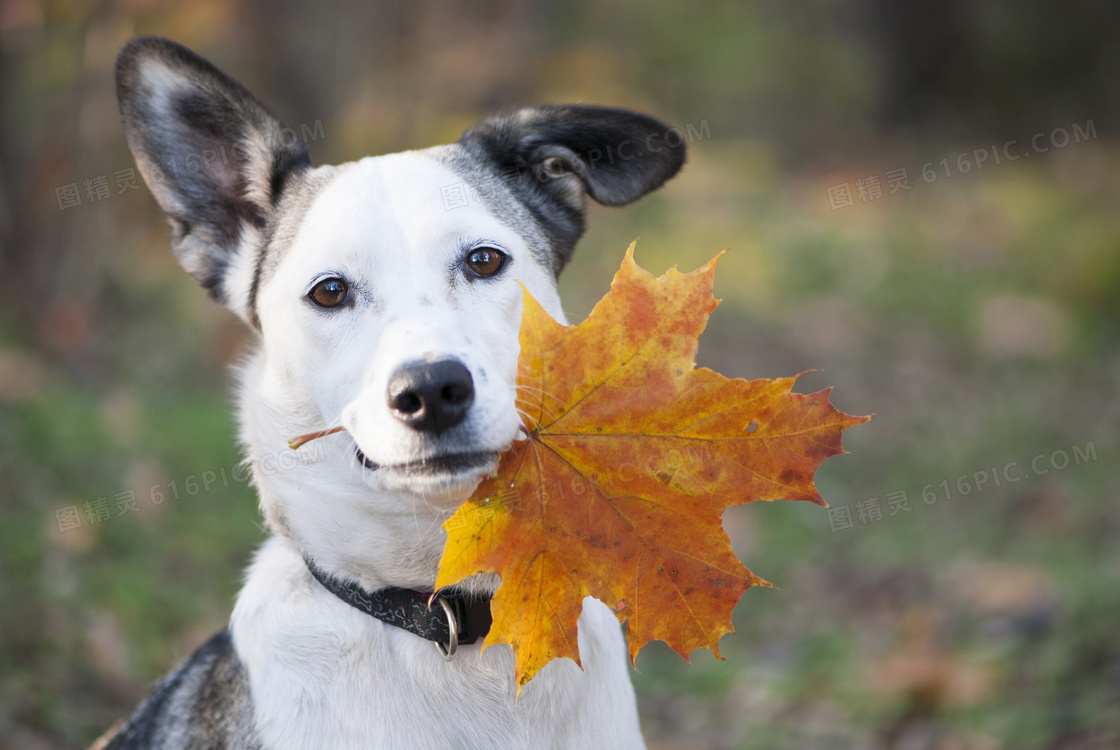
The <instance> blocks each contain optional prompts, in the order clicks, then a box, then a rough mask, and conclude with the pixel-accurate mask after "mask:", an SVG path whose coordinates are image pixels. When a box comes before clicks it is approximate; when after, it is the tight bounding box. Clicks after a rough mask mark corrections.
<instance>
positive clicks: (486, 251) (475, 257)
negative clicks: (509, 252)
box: [467, 247, 506, 276]
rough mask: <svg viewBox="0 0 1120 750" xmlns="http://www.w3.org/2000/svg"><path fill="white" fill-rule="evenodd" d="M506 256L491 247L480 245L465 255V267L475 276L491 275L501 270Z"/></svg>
mask: <svg viewBox="0 0 1120 750" xmlns="http://www.w3.org/2000/svg"><path fill="white" fill-rule="evenodd" d="M505 259H506V256H505V254H503V253H502V252H500V251H498V250H495V249H494V248H492V247H480V248H479V249H477V250H472V251H471V254H470V255H468V256H467V268H469V269H470V270H471V272H472V273H473V274H474V275H476V276H493V275H494V274H496V273H497V272H498V271H500V270H501V268H502V265H503V262H504V261H505Z"/></svg>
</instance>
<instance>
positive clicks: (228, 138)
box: [117, 38, 684, 527]
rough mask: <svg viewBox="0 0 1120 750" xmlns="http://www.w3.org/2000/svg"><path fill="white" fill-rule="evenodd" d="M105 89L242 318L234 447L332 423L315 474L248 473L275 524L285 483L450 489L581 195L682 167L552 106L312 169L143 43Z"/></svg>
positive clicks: (552, 289)
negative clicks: (254, 339) (339, 431)
mask: <svg viewBox="0 0 1120 750" xmlns="http://www.w3.org/2000/svg"><path fill="white" fill-rule="evenodd" d="M117 89H118V96H119V99H120V106H121V114H122V119H123V123H124V129H125V133H126V135H127V138H128V142H129V145H130V147H131V148H132V152H133V154H134V155H135V156H136V159H137V161H138V163H139V165H140V168H141V171H142V172H143V175H144V179H145V181H146V182H147V183H148V186H149V187H150V188H151V190H152V192H153V193H154V194H155V196H156V198H157V200H158V201H159V204H160V206H161V207H162V208H163V210H164V213H165V214H166V217H167V220H168V222H169V223H170V225H171V230H172V237H171V242H172V247H173V249H174V251H175V254H176V256H177V257H178V259H179V261H180V263H181V264H182V265H183V267H184V268H185V269H186V270H187V271H188V272H189V273H190V274H191V275H192V276H193V277H194V278H195V279H196V280H198V281H199V282H200V283H201V284H202V285H203V286H204V287H205V288H206V289H208V290H209V292H210V294H211V295H212V296H213V297H214V298H215V299H216V300H218V301H219V302H221V303H223V304H225V305H226V306H227V307H229V308H230V309H231V310H233V311H234V312H235V313H236V314H238V315H239V316H240V317H241V318H243V319H244V320H245V321H246V322H247V323H248V324H249V325H251V326H252V327H254V328H255V329H256V330H257V331H258V332H259V347H258V351H257V352H256V354H255V356H254V357H253V358H252V359H251V360H250V362H249V364H248V365H247V366H246V368H245V372H244V374H243V380H244V383H243V416H244V418H245V421H246V427H245V434H244V437H245V439H246V442H247V443H248V446H249V449H250V453H251V455H252V456H254V457H259V456H262V455H265V454H267V453H269V452H270V451H272V452H277V451H280V450H281V449H282V448H283V446H284V444H285V440H286V439H287V438H290V437H293V436H295V435H297V434H300V433H302V432H308V431H311V430H315V429H321V428H325V427H330V426H333V425H336V424H342V425H344V426H345V427H346V429H347V433H348V435H349V437H348V438H347V437H343V436H339V437H336V438H330V439H329V440H331V441H335V442H334V443H332V445H333V447H334V448H342V449H341V450H336V451H333V452H332V453H331V455H329V456H327V457H326V458H325V459H324V460H323V461H321V462H318V464H317V465H315V466H303V465H300V466H298V467H297V468H295V469H293V470H291V471H288V472H284V471H277V472H275V475H274V476H271V477H264V476H261V472H259V471H258V476H257V480H258V484H260V485H262V494H268V492H269V489H270V487H271V490H272V491H273V492H275V494H277V495H280V496H284V495H285V491H284V487H285V486H287V487H288V490H287V497H286V499H285V500H283V501H282V503H281V504H282V505H285V506H287V507H283V508H280V509H275V508H273V509H269V508H268V507H267V502H266V513H268V514H269V517H270V520H272V521H273V522H274V525H275V524H280V525H286V521H287V519H288V518H289V517H291V516H293V515H298V514H299V510H298V508H295V507H291V506H295V505H299V503H301V502H305V501H302V500H298V499H293V493H295V490H294V489H293V488H294V487H295V486H296V484H299V485H300V486H301V487H304V488H305V489H304V490H303V492H304V493H306V486H307V485H308V484H309V483H311V484H317V486H318V487H320V488H321V489H322V490H323V491H325V492H329V491H330V489H331V488H335V489H336V490H338V491H340V492H344V493H348V494H349V495H350V496H353V498H352V501H353V503H355V504H358V505H361V504H362V503H365V504H367V505H368V506H369V507H370V508H373V509H379V510H383V511H387V512H389V511H395V512H402V511H407V512H414V509H406V508H404V507H403V506H401V507H396V508H395V507H394V506H393V504H394V503H397V504H402V503H403V504H408V503H412V504H415V503H417V502H418V500H419V501H422V502H424V503H426V504H427V505H428V506H431V507H439V508H444V509H448V508H450V507H453V506H454V505H455V504H457V503H459V502H461V501H462V500H463V499H464V498H465V497H466V495H467V494H469V492H470V491H471V489H472V488H473V487H474V486H475V485H476V484H477V482H478V481H479V479H480V478H481V477H482V476H483V475H484V474H485V473H486V472H487V471H489V470H490V469H491V468H492V467H493V466H494V461H495V458H496V457H497V454H498V452H499V451H500V450H502V449H503V448H505V447H507V446H508V445H509V444H510V442H511V441H512V440H514V439H515V438H516V437H517V434H518V430H519V418H518V415H517V413H516V411H515V408H514V377H515V372H516V361H517V355H518V327H519V321H520V315H521V299H522V295H521V287H520V286H519V284H518V282H521V284H524V285H525V287H526V288H527V289H528V290H529V291H530V292H531V293H532V294H533V296H534V297H536V298H537V299H538V300H539V301H540V302H541V303H542V304H543V305H544V306H545V308H546V309H547V310H548V311H549V312H550V313H551V314H552V315H554V316H555V317H556V318H557V319H562V315H563V313H562V311H561V308H560V302H559V298H558V296H557V292H556V277H557V274H559V272H560V270H561V269H562V268H563V267H564V265H565V263H566V262H567V261H568V259H569V258H570V256H571V253H572V250H573V248H574V246H575V243H576V241H577V240H578V239H579V237H580V235H581V234H582V233H583V228H584V208H585V201H586V199H587V197H588V196H590V197H591V198H592V199H593V200H595V201H598V202H599V203H602V204H605V205H610V206H616V205H622V204H625V203H629V202H630V201H633V200H635V199H637V198H639V197H641V196H642V195H644V194H645V193H647V192H649V191H651V190H653V189H655V188H657V187H659V186H660V185H661V184H662V183H663V182H664V181H665V180H667V179H668V178H670V177H672V176H673V175H674V174H675V173H676V172H677V170H678V169H679V168H680V166H681V164H682V162H683V161H684V146H683V144H682V143H681V142H680V140H681V139H679V138H676V139H674V138H667V137H666V136H667V134H669V131H670V128H668V126H666V125H664V124H662V123H661V122H659V121H657V120H655V119H653V118H650V117H646V116H644V115H639V114H635V113H633V112H628V111H625V110H619V109H610V108H604V107H590V106H567V107H535V108H529V109H522V110H517V111H514V112H510V113H506V114H503V115H500V116H495V117H491V118H489V119H486V120H484V121H482V122H481V123H479V124H478V125H477V126H475V127H474V128H472V129H471V130H469V131H467V132H466V133H465V134H464V135H463V136H462V138H460V140H459V141H458V142H457V143H454V144H451V145H447V146H438V147H435V148H429V149H425V150H420V151H410V152H405V153H399V154H390V155H387V156H378V157H370V158H366V159H362V160H360V161H357V162H351V163H348V164H344V165H340V166H336V167H331V166H325V167H317V168H316V167H312V166H311V163H310V161H309V159H308V155H307V151H306V149H305V147H304V145H303V142H302V139H301V137H300V134H299V133H298V132H297V131H295V130H292V129H284V128H282V126H281V125H280V123H279V122H278V121H277V120H276V119H275V118H274V117H273V116H272V115H271V114H270V113H269V112H268V110H266V109H265V107H264V106H262V105H261V104H260V103H259V102H258V101H257V100H256V99H254V98H253V97H252V96H251V95H250V94H249V93H248V92H247V91H246V90H245V89H244V88H243V87H241V86H240V85H239V84H238V83H236V82H235V81H233V80H231V79H230V78H228V77H227V76H226V75H224V74H223V73H221V72H220V71H219V70H217V69H216V68H214V67H213V66H212V65H210V64H209V63H208V62H206V61H205V60H203V59H201V58H199V57H198V56H197V55H195V54H193V53H192V52H190V51H189V50H187V49H185V48H183V47H181V46H179V45H177V44H175V43H173V42H169V41H167V40H162V39H155V38H141V39H136V40H134V41H132V42H131V43H129V44H128V46H126V47H125V49H124V50H123V51H122V52H121V54H120V58H119V60H118V63H117ZM304 132H305V133H306V129H305V130H304ZM672 143H675V145H670V144H672ZM335 454H337V455H335ZM311 474H314V475H313V476H312V475H311ZM328 474H330V475H332V476H328ZM342 485H345V486H344V487H343V486H342ZM320 512H321V509H320ZM371 512H372V511H371ZM336 524H337V519H336ZM295 525H296V524H295V523H294V522H293V523H291V526H293V527H294V526H295Z"/></svg>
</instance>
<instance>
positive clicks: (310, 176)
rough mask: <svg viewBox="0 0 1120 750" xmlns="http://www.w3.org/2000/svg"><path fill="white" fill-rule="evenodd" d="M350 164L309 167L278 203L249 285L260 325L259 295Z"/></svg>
mask: <svg viewBox="0 0 1120 750" xmlns="http://www.w3.org/2000/svg"><path fill="white" fill-rule="evenodd" d="M345 167H346V165H342V166H339V167H334V166H323V167H315V168H313V169H308V170H305V171H303V172H300V173H298V174H295V175H293V176H292V177H290V178H289V180H288V183H287V184H286V185H285V186H284V192H283V193H281V195H280V202H279V204H278V205H277V207H276V220H275V221H274V222H272V223H270V224H269V226H268V227H266V229H265V233H264V239H263V241H262V242H261V244H260V246H259V247H258V248H257V251H256V252H257V258H256V262H255V264H254V268H253V282H252V286H251V287H250V289H249V295H248V300H249V303H248V306H249V317H250V320H251V321H252V323H253V325H254V326H256V327H257V328H260V320H259V318H258V316H257V295H258V293H259V292H260V289H261V287H263V286H264V285H265V284H266V283H267V282H268V280H269V279H270V278H272V275H273V274H274V273H275V272H276V268H277V267H278V266H279V265H280V261H281V260H283V258H284V256H285V255H287V253H288V250H289V249H290V248H291V246H292V244H293V243H294V242H295V239H296V235H297V234H298V233H299V229H300V227H301V226H302V225H303V220H304V218H305V217H306V216H307V212H308V210H309V209H310V208H311V205H312V204H313V203H314V202H315V199H316V198H317V197H318V196H319V194H320V193H322V192H323V190H324V189H325V188H326V187H327V185H329V184H330V182H331V180H333V179H334V178H335V177H336V176H337V175H338V174H339V172H340V171H341V170H343V169H345Z"/></svg>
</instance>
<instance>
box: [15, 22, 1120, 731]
mask: <svg viewBox="0 0 1120 750" xmlns="http://www.w3.org/2000/svg"><path fill="white" fill-rule="evenodd" d="M1118 27H1120V6H1118V5H1116V4H1114V3H1108V2H1105V1H1104V0H1099V1H1098V0H1070V1H1068V2H1056V1H1053V2H1047V1H1045V0H1019V1H1018V2H1012V0H976V1H975V2H964V0H940V1H938V2H931V3H920V4H919V3H894V2H888V0H812V1H810V2H804V3H796V4H794V3H782V2H778V1H777V0H772V1H768V2H754V3H743V2H691V3H670V2H664V1H663V0H654V1H650V0H646V1H645V2H638V1H637V0H616V1H615V2H611V3H601V2H590V1H585V2H569V3H560V2H554V1H552V0H535V1H534V2H484V1H482V0H477V1H473V2H470V1H463V2H446V3H437V2H423V1H414V2H403V1H397V2H394V1H391V0H374V1H372V2H364V3H358V2H353V3H307V2H295V1H294V0H281V1H280V2H270V3H265V2H262V1H261V0H228V1H227V0H189V1H187V0H182V1H176V0H172V1H171V2H155V1H154V0H120V1H118V2H94V1H92V0H3V3H2V4H0V111H2V117H3V119H2V137H0V512H2V517H0V524H2V525H0V746H2V747H3V748H12V749H13V750H15V749H18V750H38V749H39V748H43V749H54V748H78V747H83V746H85V745H86V744H87V743H89V742H90V741H92V740H93V739H94V738H95V737H96V736H97V735H98V734H99V733H100V732H101V731H103V730H104V729H105V728H107V727H108V726H109V725H110V724H112V723H113V722H114V721H115V720H116V719H117V718H119V717H121V716H122V715H124V714H126V713H127V712H128V711H129V710H130V709H131V708H132V707H133V706H134V705H135V704H136V702H137V701H138V700H139V699H140V698H141V697H142V696H143V695H145V693H146V691H147V690H148V689H149V687H150V685H151V684H152V682H153V681H154V680H155V679H157V678H158V677H159V676H160V675H162V674H164V673H165V672H166V671H168V670H169V669H170V668H172V667H173V666H174V665H175V664H176V663H177V662H178V661H179V660H181V659H182V658H184V657H185V656H186V655H187V654H189V653H190V652H191V650H192V649H194V648H195V647H196V646H198V645H199V644H200V643H201V642H202V641H203V640H204V639H205V638H206V637H207V636H208V635H209V634H210V633H212V632H213V631H215V630H217V629H219V628H221V627H223V625H224V624H225V623H226V621H227V618H228V615H229V612H230V608H231V605H232V600H233V597H234V595H235V593H236V591H237V589H238V586H239V577H240V575H241V570H242V568H243V567H244V566H245V564H246V562H247V561H248V559H249V557H250V555H251V554H252V551H253V549H254V548H255V547H256V546H257V545H258V544H259V543H260V542H261V540H262V539H263V532H262V530H261V521H260V518H259V515H258V512H257V509H256V502H255V499H254V496H253V494H252V492H251V491H250V489H249V488H247V487H246V485H245V484H244V483H242V482H238V481H237V479H236V476H235V473H234V467H235V466H236V465H237V462H238V459H239V453H238V449H237V446H236V445H235V442H234V439H233V435H234V430H235V428H234V421H233V417H232V396H231V386H232V379H231V376H230V366H231V364H232V363H234V362H236V361H237V359H238V357H239V355H240V353H242V352H243V351H244V350H245V347H246V345H247V343H248V342H249V339H248V336H247V333H246V330H245V329H244V328H243V326H242V325H241V324H240V323H239V322H238V321H237V320H235V319H234V317H233V316H232V315H231V314H229V313H227V312H225V311H223V310H222V309H219V308H218V307H216V306H214V305H212V303H210V302H209V301H208V300H207V298H206V296H205V294H204V292H203V291H202V290H201V289H199V288H198V287H196V286H195V285H194V284H193V282H191V281H190V280H189V279H188V278H187V276H186V275H185V274H184V273H182V272H181V271H180V270H179V268H178V267H177V266H176V265H175V263H174V260H173V259H172V256H171V254H170V252H169V250H168V245H167V229H166V227H165V225H164V224H163V221H162V218H161V216H160V214H159V211H158V208H157V206H156V203H155V201H154V199H153V198H152V197H151V195H150V194H149V193H148V191H147V189H146V188H145V187H144V186H143V184H142V183H141V181H140V180H139V179H138V172H135V171H133V170H134V169H135V164H134V162H133V160H132V157H131V155H130V154H129V152H128V150H127V147H126V146H125V142H124V139H123V137H122V134H121V130H120V125H119V121H118V117H117V107H116V101H115V98H114V92H113V85H112V66H113V61H114V57H115V55H116V52H117V51H118V50H119V49H120V47H121V46H122V45H123V44H124V42H125V41H126V40H127V39H129V38H130V37H131V36H133V35H136V34H160V35H164V36H168V37H171V38H173V39H176V40H177V41H180V42H182V43H184V44H186V45H188V46H190V47H192V48H194V49H195V50H197V51H198V52H200V53H201V54H203V55H204V56H206V57H208V58H210V59H211V60H212V61H214V62H215V63H216V64H217V65H218V66H219V67H221V68H223V69H224V70H226V71H227V72H229V73H230V74H231V75H233V76H234V77H235V78H237V79H239V80H240V81H242V82H243V83H245V84H246V85H247V86H248V87H249V89H250V90H252V91H254V92H255V93H256V94H257V95H258V96H259V97H260V98H262V99H263V100H264V101H265V102H266V103H267V104H269V106H270V107H271V108H272V109H273V110H274V111H275V112H276V113H277V114H278V115H279V116H280V118H281V119H282V120H284V122H285V123H286V124H288V125H289V126H291V127H292V128H293V129H294V130H295V131H296V132H297V133H299V134H300V137H301V138H303V139H304V140H305V141H306V142H307V145H308V148H309V149H310V152H311V155H312V159H313V160H314V161H316V162H335V161H345V160H350V159H354V158H357V157H360V156H363V155H367V154H376V153H383V152H389V151H395V150H401V149H407V148H415V147H425V146H429V145H434V144H437V143H443V142H448V141H450V140H453V139H455V138H457V137H458V135H459V133H460V132H462V130H464V129H465V128H467V127H469V126H470V125H471V124H472V123H473V122H475V121H476V120H477V119H478V118H480V117H481V116H483V115H484V114H486V113H488V112H490V111H492V110H493V109H495V108H499V107H505V106H511V105H518V104H533V103H545V102H555V103H564V102H576V101H582V102H586V103H597V104H610V105H619V106H626V107H631V108H634V109H638V110H641V111H645V112H649V113H652V114H655V115H657V116H660V117H662V118H664V119H665V120H667V121H668V122H670V123H672V124H674V125H675V126H677V127H679V128H680V129H681V130H680V132H681V133H682V135H683V136H684V137H685V138H686V140H688V141H690V152H689V162H688V164H687V166H686V168H685V169H684V171H683V172H682V174H681V175H680V176H679V177H678V178H676V179H675V180H674V181H672V182H671V183H670V184H669V185H667V186H666V187H665V188H664V189H663V190H661V191H659V192H658V193H656V194H655V195H652V196H650V197H649V198H647V199H645V200H644V201H642V202H640V203H638V204H635V205H634V206H632V207H628V208H624V209H604V208H601V207H599V206H593V207H592V208H591V210H590V218H589V227H590V228H589V231H588V234H587V236H586V238H585V239H584V240H583V242H582V245H581V250H580V251H579V252H578V253H577V256H576V260H575V261H574V262H573V264H572V265H571V266H570V267H569V268H568V270H567V271H566V272H565V273H564V275H563V277H562V279H561V287H562V294H563V295H564V298H565V301H566V305H567V309H568V311H569V314H570V317H571V318H572V319H573V320H579V319H581V318H582V317H583V316H584V315H586V313H587V312H588V311H589V310H590V308H591V306H592V304H593V303H594V302H595V300H597V299H598V298H599V297H600V296H601V295H602V294H603V293H604V292H605V291H606V289H607V287H608V285H609V281H610V278H611V276H612V274H613V272H614V271H615V270H616V269H617V267H618V264H619V262H620V260H621V258H622V254H623V251H624V250H625V248H626V245H627V244H628V243H629V242H630V241H631V240H632V239H633V238H635V237H638V236H640V237H641V240H640V242H639V245H638V253H637V255H638V259H639V261H640V262H641V263H642V264H643V265H644V266H645V267H647V268H649V269H651V270H654V271H657V272H660V271H662V270H664V269H665V268H667V267H668V266H670V265H673V264H679V265H680V266H681V268H682V269H691V268H694V267H696V266H698V265H700V264H701V263H703V262H704V261H705V260H707V259H708V258H709V257H711V256H712V255H714V254H715V253H716V252H718V251H719V250H721V249H723V248H725V247H727V248H730V252H729V253H728V254H727V255H726V256H725V258H724V259H723V260H721V262H720V268H719V274H718V275H717V279H716V285H717V286H716V292H717V296H719V297H722V298H723V300H724V302H723V304H722V306H721V307H720V308H719V310H717V311H716V313H715V315H714V316H713V318H712V320H711V324H710V326H709V330H708V331H707V333H706V334H705V337H704V339H703V340H702V342H701V352H700V362H701V364H703V365H707V366H711V367H714V368H716V369H718V370H720V371H722V372H724V373H725V374H728V375H731V376H738V377H750V378H755V377H775V376H781V375H790V374H794V373H798V372H801V371H804V370H810V369H812V370H814V372H812V373H810V374H807V375H805V376H804V377H803V378H802V379H801V381H800V383H799V385H800V389H801V390H803V391H806V392H809V391H814V390H818V389H820V388H822V387H825V386H828V385H834V386H836V390H835V391H834V393H833V401H834V403H835V404H836V405H837V406H838V407H839V408H841V409H843V410H845V411H848V412H850V413H854V414H865V413H871V412H874V413H875V414H876V418H875V420H874V421H873V422H871V423H870V424H868V425H866V426H864V427H860V428H857V429H854V430H852V431H851V432H850V433H849V434H847V435H846V436H845V446H846V447H847V448H848V450H849V451H850V452H851V454H850V455H848V456H844V457H838V458H834V459H831V460H829V461H827V462H826V463H825V464H824V465H823V467H822V468H821V470H820V471H819V473H818V475H817V481H818V484H819V487H820V489H821V492H822V494H823V495H824V497H825V498H826V499H827V500H828V501H829V502H830V503H831V504H832V510H831V511H826V510H825V509H822V508H819V507H816V506H812V505H809V504H804V503H802V504H789V503H780V502H779V503H773V504H755V505H750V506H746V507H742V508H736V509H732V510H731V511H729V512H728V514H727V515H726V517H725V526H726V528H727V529H728V531H729V533H730V534H731V536H732V538H733V540H734V542H735V544H736V547H737V550H738V551H739V553H740V555H741V556H742V558H743V560H744V561H745V562H746V564H747V565H748V567H750V568H751V569H752V570H753V571H754V572H756V573H758V574H759V575H761V576H763V577H765V578H767V579H768V580H770V581H773V582H774V583H776V584H777V585H778V586H779V587H780V588H779V589H777V590H752V591H749V592H748V593H747V595H746V596H745V597H744V599H743V601H742V603H741V604H740V606H739V608H738V610H737V612H736V618H735V622H736V628H737V631H738V632H737V635H736V636H728V637H727V638H725V639H724V641H723V644H722V646H721V648H722V650H723V653H724V655H725V656H726V661H723V662H720V661H716V660H715V659H713V658H712V657H711V655H710V654H708V653H707V652H699V653H697V654H694V658H693V664H691V665H690V664H688V663H686V662H685V661H684V660H682V659H680V658H679V657H678V656H676V655H675V654H673V653H671V652H669V651H668V650H667V649H665V648H661V647H659V644H655V645H653V646H649V647H647V648H646V649H645V650H644V651H643V652H642V654H641V656H640V657H639V659H638V668H639V670H640V671H639V672H637V673H635V674H634V680H635V683H636V685H637V690H638V695H639V701H640V708H641V713H642V720H643V725H644V729H645V732H646V736H647V739H648V742H649V744H650V746H651V747H652V748H659V749H667V748H702V749H703V748H759V749H762V748H836V749H841V748H883V749H891V750H893V749H896V748H897V749H906V750H924V749H927V748H928V749H930V750H990V749H993V748H1046V749H1048V750H1059V749H1061V750H1075V749H1076V750H1086V749H1096V748H1117V747H1120V638H1118V637H1117V636H1118V634H1120V503H1117V498H1118V494H1120V473H1118V472H1117V470H1116V467H1117V449H1118V434H1120V431H1118V426H1120V398H1118V385H1120V351H1118V346H1117V342H1118V334H1120V204H1118V200H1120V142H1118V140H1117V136H1118V122H1120V120H1118V117H1120V45H1117V43H1116V29H1117V28H1118Z"/></svg>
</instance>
